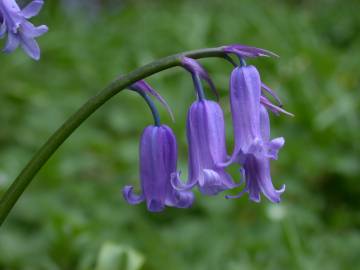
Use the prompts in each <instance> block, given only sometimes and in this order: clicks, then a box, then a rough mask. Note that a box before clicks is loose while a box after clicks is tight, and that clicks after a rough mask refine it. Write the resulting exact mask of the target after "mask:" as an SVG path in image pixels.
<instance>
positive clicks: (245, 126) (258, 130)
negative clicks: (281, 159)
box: [227, 66, 285, 202]
mask: <svg viewBox="0 0 360 270" xmlns="http://www.w3.org/2000/svg"><path fill="white" fill-rule="evenodd" d="M261 87H262V84H261V80H260V75H259V73H258V71H257V69H256V68H255V67H253V66H244V67H237V68H235V69H234V71H233V72H232V74H231V80H230V103H231V114H232V121H233V128H234V140H235V146H234V153H233V155H232V157H231V160H230V162H229V163H231V162H237V163H240V164H241V165H243V168H242V174H243V179H244V180H245V183H246V188H245V190H243V191H242V192H241V193H240V194H239V195H237V196H227V197H228V198H234V197H240V196H241V195H242V194H243V193H244V192H248V193H249V195H250V199H251V200H253V201H256V202H258V201H260V193H263V194H264V195H265V196H266V197H267V198H268V199H269V200H270V201H272V202H279V201H280V195H281V193H282V192H284V190H285V186H283V187H282V188H281V189H280V190H276V189H275V188H274V186H273V184H272V182H271V176H270V159H276V158H277V154H278V151H279V149H280V148H281V147H282V146H283V145H284V143H285V140H284V138H282V137H280V138H276V139H274V140H271V141H270V123H269V116H268V112H267V111H266V109H265V107H264V106H263V105H262V104H261V102H262V97H261Z"/></svg>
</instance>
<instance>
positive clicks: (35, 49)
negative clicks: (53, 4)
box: [0, 0, 48, 60]
mask: <svg viewBox="0 0 360 270" xmlns="http://www.w3.org/2000/svg"><path fill="white" fill-rule="evenodd" d="M43 4H44V1H43V0H34V1H32V2H30V3H29V4H28V5H27V6H26V7H25V8H23V9H20V7H19V6H18V4H17V3H16V1H15V0H0V38H4V37H5V36H6V35H7V42H6V44H5V47H4V49H3V51H4V52H6V53H10V52H12V51H14V50H15V49H16V48H17V47H19V46H21V48H22V49H23V50H24V51H25V53H26V54H27V55H29V56H30V57H31V58H33V59H35V60H39V59H40V48H39V45H38V44H37V42H36V40H35V38H36V37H39V36H41V35H43V34H44V33H46V32H47V31H48V28H47V26H45V25H41V26H37V27H36V26H34V25H33V24H32V23H31V22H29V21H28V20H27V19H30V18H31V17H34V16H36V15H37V14H38V13H39V12H40V10H41V8H42V6H43Z"/></svg>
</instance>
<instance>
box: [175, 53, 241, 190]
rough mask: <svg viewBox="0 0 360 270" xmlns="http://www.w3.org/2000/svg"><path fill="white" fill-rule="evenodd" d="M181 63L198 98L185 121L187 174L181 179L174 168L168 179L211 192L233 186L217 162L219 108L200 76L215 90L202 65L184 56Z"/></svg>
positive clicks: (222, 153)
mask: <svg viewBox="0 0 360 270" xmlns="http://www.w3.org/2000/svg"><path fill="white" fill-rule="evenodd" d="M182 64H183V66H184V67H185V68H186V69H187V70H188V71H189V72H190V73H191V75H192V77H193V81H194V85H195V90H196V92H197V96H198V100H197V101H195V102H194V103H193V104H192V105H191V106H190V108H189V111H188V115H187V122H186V133H187V141H188V146H189V154H188V156H189V159H188V169H189V177H188V180H187V181H186V183H183V182H182V181H181V180H180V172H178V173H177V174H174V175H173V177H172V183H173V185H174V187H175V188H177V189H179V190H187V189H190V188H192V187H194V186H195V185H196V186H198V188H199V190H200V192H201V193H203V194H206V195H215V194H217V193H219V192H221V191H224V190H226V189H230V188H234V187H235V186H237V185H236V184H235V183H234V181H233V180H232V178H231V176H230V175H229V174H228V173H227V172H226V171H225V169H224V167H221V166H219V165H218V164H222V163H224V162H225V161H226V160H227V153H226V144H225V122H224V115H223V111H222V109H221V107H220V105H219V104H218V103H217V102H215V101H211V100H207V99H206V98H205V94H204V91H203V89H202V85H201V81H200V78H201V79H204V80H205V81H207V82H208V84H209V85H210V87H211V88H212V90H213V91H214V92H215V93H216V90H215V87H214V84H213V83H212V81H211V79H210V77H209V75H208V73H207V72H206V71H205V70H204V69H203V67H202V66H201V65H200V64H199V63H198V62H196V61H195V60H194V59H191V58H186V57H184V58H183V59H182Z"/></svg>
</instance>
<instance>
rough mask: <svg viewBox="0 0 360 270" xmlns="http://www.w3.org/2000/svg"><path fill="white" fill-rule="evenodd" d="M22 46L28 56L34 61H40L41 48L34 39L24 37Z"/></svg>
mask: <svg viewBox="0 0 360 270" xmlns="http://www.w3.org/2000/svg"><path fill="white" fill-rule="evenodd" d="M20 45H21V48H22V49H23V50H24V51H25V53H26V54H27V55H28V56H30V57H31V58H33V59H34V60H39V59H40V48H39V45H38V43H37V42H36V40H35V39H34V38H30V37H26V36H22V38H21V42H20Z"/></svg>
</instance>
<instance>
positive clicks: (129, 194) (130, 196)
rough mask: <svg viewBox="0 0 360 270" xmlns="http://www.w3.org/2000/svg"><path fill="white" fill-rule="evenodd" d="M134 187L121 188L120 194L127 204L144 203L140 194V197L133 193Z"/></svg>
mask: <svg viewBox="0 0 360 270" xmlns="http://www.w3.org/2000/svg"><path fill="white" fill-rule="evenodd" d="M133 190H134V187H132V186H125V187H124V188H123V191H122V194H123V196H124V199H125V200H126V201H127V202H128V203H129V204H139V203H141V202H143V201H144V199H145V198H144V195H143V194H140V195H136V194H134V192H133Z"/></svg>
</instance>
